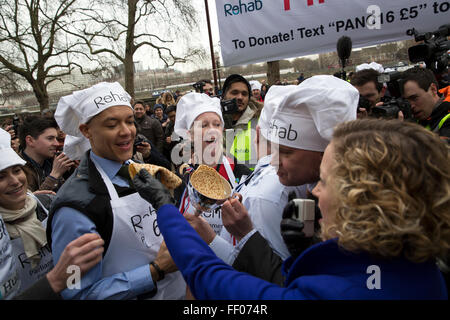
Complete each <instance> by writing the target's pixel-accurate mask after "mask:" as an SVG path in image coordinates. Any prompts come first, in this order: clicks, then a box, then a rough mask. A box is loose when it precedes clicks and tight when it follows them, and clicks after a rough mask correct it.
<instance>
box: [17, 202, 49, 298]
mask: <svg viewBox="0 0 450 320" xmlns="http://www.w3.org/2000/svg"><path fill="white" fill-rule="evenodd" d="M27 195H28V196H31V197H33V198H34V199H35V200H36V201H37V203H38V205H39V206H40V207H41V208H42V209H43V210H44V211H45V213H46V214H47V216H48V210H47V209H46V208H45V207H44V206H43V205H42V203H41V202H40V201H39V199H38V198H37V197H35V196H34V195H33V194H32V193H27ZM41 223H42V226H43V227H44V229H45V228H46V227H47V218H45V220H43V221H42V222H41ZM11 245H12V250H13V251H12V252H13V254H14V258H15V260H16V262H15V263H16V267H17V271H18V274H19V278H20V282H21V285H20V289H19V292H18V293H22V292H23V291H25V290H26V289H28V288H29V287H30V286H31V285H33V284H34V283H35V282H37V281H38V280H39V279H41V278H43V277H44V276H45V275H46V274H47V273H48V272H49V271H50V270H52V269H53V256H52V252H51V249H50V246H49V245H48V244H46V245H45V246H44V247H42V248H41V249H39V255H40V257H41V260H40V261H39V265H38V266H36V267H35V268H34V269H31V262H30V261H29V260H28V258H27V256H26V254H25V248H24V246H23V241H22V238H16V239H12V240H11Z"/></svg>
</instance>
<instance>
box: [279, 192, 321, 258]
mask: <svg viewBox="0 0 450 320" xmlns="http://www.w3.org/2000/svg"><path fill="white" fill-rule="evenodd" d="M295 197H296V195H295V192H294V191H291V192H290V193H289V198H288V199H289V202H288V204H287V205H286V206H285V207H284V210H283V220H281V223H280V229H281V236H282V237H283V240H284V243H285V244H286V246H287V248H288V250H289V253H290V254H291V255H292V256H293V257H294V259H295V258H297V257H298V256H299V255H300V253H302V252H303V251H304V250H306V249H307V248H308V247H309V246H311V245H312V244H313V243H314V240H313V238H307V237H306V236H305V234H304V233H303V227H304V224H303V222H301V221H299V220H297V219H295V218H297V217H298V212H297V206H296V205H295V203H294V201H292V200H293V199H295Z"/></svg>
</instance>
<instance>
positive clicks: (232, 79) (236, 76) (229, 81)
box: [222, 74, 252, 99]
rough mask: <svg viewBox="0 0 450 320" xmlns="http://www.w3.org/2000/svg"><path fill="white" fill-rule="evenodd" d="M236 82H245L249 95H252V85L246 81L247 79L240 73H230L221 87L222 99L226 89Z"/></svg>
mask: <svg viewBox="0 0 450 320" xmlns="http://www.w3.org/2000/svg"><path fill="white" fill-rule="evenodd" d="M236 82H242V83H245V84H246V85H247V88H248V95H249V97H250V96H251V95H252V87H251V86H250V83H249V82H248V81H247V79H245V78H244V77H243V76H241V75H240V74H232V75H230V76H228V77H227V78H226V79H225V83H224V84H223V88H222V99H223V98H224V97H225V95H226V94H227V91H228V89H230V87H231V85H232V84H233V83H236Z"/></svg>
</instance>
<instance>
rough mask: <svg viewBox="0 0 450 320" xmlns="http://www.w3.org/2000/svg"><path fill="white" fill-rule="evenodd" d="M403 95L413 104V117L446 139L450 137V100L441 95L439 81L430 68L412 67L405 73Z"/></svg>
mask: <svg viewBox="0 0 450 320" xmlns="http://www.w3.org/2000/svg"><path fill="white" fill-rule="evenodd" d="M402 78H403V82H402V89H403V97H404V98H405V99H406V100H408V101H409V103H410V104H411V110H412V113H413V117H414V118H415V119H416V120H417V122H418V123H419V124H420V125H421V126H423V127H425V128H426V129H428V130H431V131H433V132H435V133H437V134H439V136H440V137H442V138H444V139H449V137H450V120H449V118H450V113H449V109H450V102H447V101H444V98H442V97H440V96H439V93H438V90H439V88H438V83H437V81H436V78H435V76H434V74H433V72H432V71H431V70H429V69H423V68H412V69H409V70H407V71H405V72H404V73H403V76H402Z"/></svg>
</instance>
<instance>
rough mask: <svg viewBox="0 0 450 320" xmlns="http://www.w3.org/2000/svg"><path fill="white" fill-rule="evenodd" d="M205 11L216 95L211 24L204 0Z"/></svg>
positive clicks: (206, 0)
mask: <svg viewBox="0 0 450 320" xmlns="http://www.w3.org/2000/svg"><path fill="white" fill-rule="evenodd" d="M205 10H206V23H207V24H208V34H209V49H210V51H211V61H212V69H213V77H214V88H215V91H216V93H217V90H218V87H217V75H216V61H215V59H214V49H213V41H212V33H211V23H210V21H209V8H208V0H205Z"/></svg>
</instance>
